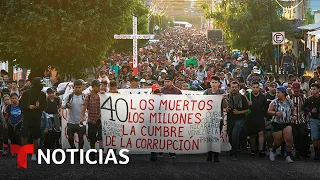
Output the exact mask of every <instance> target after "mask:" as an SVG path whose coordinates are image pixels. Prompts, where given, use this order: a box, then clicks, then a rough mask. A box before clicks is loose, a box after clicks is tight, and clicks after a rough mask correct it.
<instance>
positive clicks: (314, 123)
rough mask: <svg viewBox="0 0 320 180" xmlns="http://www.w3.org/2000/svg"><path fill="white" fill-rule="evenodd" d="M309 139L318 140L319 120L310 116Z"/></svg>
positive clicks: (319, 135) (319, 138) (319, 131)
mask: <svg viewBox="0 0 320 180" xmlns="http://www.w3.org/2000/svg"><path fill="white" fill-rule="evenodd" d="M310 129H311V139H312V140H320V120H319V119H313V118H310Z"/></svg>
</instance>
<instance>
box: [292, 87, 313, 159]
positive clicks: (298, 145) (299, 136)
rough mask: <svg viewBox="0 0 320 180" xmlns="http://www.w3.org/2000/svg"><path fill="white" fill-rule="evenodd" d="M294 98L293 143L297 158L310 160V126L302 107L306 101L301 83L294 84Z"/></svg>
mask: <svg viewBox="0 0 320 180" xmlns="http://www.w3.org/2000/svg"><path fill="white" fill-rule="evenodd" d="M292 92H293V94H292V96H291V97H290V99H291V100H292V102H293V107H294V109H293V112H292V114H293V117H295V118H292V133H293V142H294V147H295V149H296V154H295V157H296V158H300V157H304V158H309V155H308V151H309V149H310V139H309V137H308V134H309V132H308V124H307V120H306V117H305V114H304V112H303V110H302V106H303V104H304V102H305V100H306V98H305V96H304V95H303V94H301V89H300V83H299V82H293V83H292Z"/></svg>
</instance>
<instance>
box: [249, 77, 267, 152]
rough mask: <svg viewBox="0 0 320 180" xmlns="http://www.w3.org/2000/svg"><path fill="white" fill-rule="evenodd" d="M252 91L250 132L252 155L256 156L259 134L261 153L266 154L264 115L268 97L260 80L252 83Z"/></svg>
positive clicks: (250, 99)
mask: <svg viewBox="0 0 320 180" xmlns="http://www.w3.org/2000/svg"><path fill="white" fill-rule="evenodd" d="M251 89H252V93H250V94H249V97H248V98H249V107H250V109H251V112H250V114H249V115H248V116H247V126H248V134H249V136H250V147H251V155H252V156H254V155H255V154H256V153H257V149H256V148H257V144H256V142H257V139H256V137H257V135H258V142H259V146H258V147H259V155H260V156H265V153H264V151H263V146H264V130H265V121H264V117H265V116H266V114H267V109H266V104H267V98H266V96H265V95H264V94H262V93H261V92H260V90H261V89H260V84H259V82H258V81H254V82H252V84H251Z"/></svg>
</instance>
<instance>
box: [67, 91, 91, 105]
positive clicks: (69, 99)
mask: <svg viewBox="0 0 320 180" xmlns="http://www.w3.org/2000/svg"><path fill="white" fill-rule="evenodd" d="M81 95H82V101H84V99H85V96H86V95H85V94H83V93H82V94H81ZM73 96H74V93H71V94H69V97H68V102H67V103H71V102H72V100H73ZM89 101H90V96H89Z"/></svg>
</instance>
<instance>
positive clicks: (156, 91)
mask: <svg viewBox="0 0 320 180" xmlns="http://www.w3.org/2000/svg"><path fill="white" fill-rule="evenodd" d="M151 89H152V94H157V95H161V87H160V85H159V84H153V85H152V87H151ZM150 160H151V161H156V160H158V157H157V153H156V152H151V158H150Z"/></svg>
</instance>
